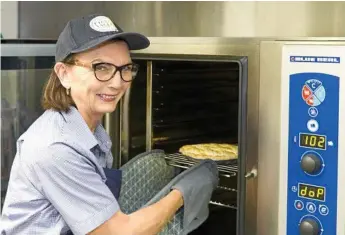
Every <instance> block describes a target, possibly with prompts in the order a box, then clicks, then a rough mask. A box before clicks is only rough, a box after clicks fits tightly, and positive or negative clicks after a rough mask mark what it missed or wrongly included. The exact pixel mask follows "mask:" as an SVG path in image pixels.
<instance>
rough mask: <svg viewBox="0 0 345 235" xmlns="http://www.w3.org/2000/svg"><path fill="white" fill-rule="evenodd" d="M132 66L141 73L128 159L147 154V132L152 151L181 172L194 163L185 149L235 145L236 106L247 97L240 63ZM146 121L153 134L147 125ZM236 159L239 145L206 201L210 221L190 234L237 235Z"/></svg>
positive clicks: (182, 62) (143, 63)
mask: <svg viewBox="0 0 345 235" xmlns="http://www.w3.org/2000/svg"><path fill="white" fill-rule="evenodd" d="M147 61H150V63H147ZM135 62H136V63H138V64H139V65H140V73H139V74H138V76H137V78H136V80H135V82H133V83H132V85H131V98H130V103H129V105H130V107H131V108H130V115H129V119H130V127H131V128H130V136H129V139H130V149H129V156H130V158H131V157H134V156H135V155H137V154H139V153H141V152H144V151H145V150H146V144H147V139H146V138H147V135H145V133H146V131H150V135H149V136H151V140H150V141H149V143H151V148H152V149H163V150H164V151H165V152H166V153H167V158H166V160H167V162H168V164H170V165H173V166H175V167H177V168H179V169H181V170H183V169H185V168H187V167H189V166H190V165H192V164H193V161H192V160H190V159H188V158H186V157H184V156H182V155H181V154H179V148H180V147H182V146H183V145H186V144H198V143H229V144H239V136H240V135H239V134H240V132H241V131H243V130H242V129H241V127H242V126H243V125H241V124H240V123H239V122H240V120H241V117H240V116H241V114H242V113H241V109H240V106H239V105H241V102H245V98H243V97H244V96H245V95H246V94H245V93H244V92H241V90H242V89H241V85H242V84H243V82H241V80H242V79H243V78H242V77H243V73H242V71H243V70H242V65H241V63H239V60H236V59H233V58H227V59H224V58H223V59H220V58H218V59H217V60H216V59H213V60H212V59H205V58H202V59H195V58H194V59H183V58H180V59H169V58H168V59H166V58H165V59H161V58H160V59H155V58H147V59H136V60H135ZM148 64H149V66H148ZM150 66H151V67H150ZM148 71H150V72H151V74H149V73H150V72H149V73H147V72H148ZM147 79H151V82H149V83H148V82H147ZM150 96H151V97H150ZM147 97H150V98H149V99H147ZM147 102H151V104H149V105H148V104H147ZM147 107H149V108H150V110H147V109H148V108H147ZM147 112H151V114H150V115H147ZM149 117H152V118H151V130H147V128H148V127H147V126H146V124H145V123H146V121H147V118H149ZM240 158H241V151H240V146H239V158H238V160H234V161H230V162H227V163H222V164H218V169H219V171H220V183H219V187H218V188H217V190H215V192H214V194H213V196H212V199H211V202H210V215H209V218H208V219H207V221H206V222H205V223H204V224H203V225H201V226H200V227H199V228H198V229H196V230H195V231H193V232H192V233H191V234H195V235H196V234H227V235H229V234H237V233H236V232H237V231H236V230H237V224H238V221H237V220H238V219H239V218H238V208H239V206H238V203H239V200H238V199H239V198H238V197H239V196H238V195H240V194H239V193H238V182H239V181H238V177H237V176H238V171H239V169H240V167H239V161H240Z"/></svg>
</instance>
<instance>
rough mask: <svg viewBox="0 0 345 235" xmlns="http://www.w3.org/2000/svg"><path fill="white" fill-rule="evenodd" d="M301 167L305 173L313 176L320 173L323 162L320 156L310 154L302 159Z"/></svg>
mask: <svg viewBox="0 0 345 235" xmlns="http://www.w3.org/2000/svg"><path fill="white" fill-rule="evenodd" d="M301 167H302V169H303V170H304V171H305V172H307V173H309V174H312V175H313V174H317V173H319V172H320V170H321V167H322V162H321V159H320V157H319V156H317V155H315V154H312V153H308V154H306V155H304V156H303V157H302V160H301Z"/></svg>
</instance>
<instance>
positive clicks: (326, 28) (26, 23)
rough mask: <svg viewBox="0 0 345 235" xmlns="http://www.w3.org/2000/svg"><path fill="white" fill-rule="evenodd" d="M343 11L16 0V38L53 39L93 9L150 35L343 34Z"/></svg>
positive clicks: (286, 5)
mask: <svg viewBox="0 0 345 235" xmlns="http://www.w3.org/2000/svg"><path fill="white" fill-rule="evenodd" d="M344 11H345V2H331V1H327V2H326V1H325V2H309V1H308V2H110V1H104V2H26V1H25V2H24V1H23V2H19V3H18V12H19V18H20V21H19V37H20V38H37V37H38V38H53V39H55V38H57V36H58V34H59V32H60V31H61V30H62V28H63V27H64V25H65V23H66V22H67V21H68V20H69V19H71V18H74V17H77V16H81V15H85V14H89V13H94V12H100V13H104V14H107V15H109V16H111V18H113V19H114V21H115V22H117V23H118V24H119V25H120V26H121V27H122V28H124V29H125V30H133V31H139V32H142V33H144V34H146V35H148V36H150V37H160V36H167V37H168V36H169V37H171V36H180V37H189V36H200V37H209V36H214V37H319V36H323V37H331V36H345V27H343V24H342V23H343V22H345V14H343V12H344ZM33 16H35V17H33Z"/></svg>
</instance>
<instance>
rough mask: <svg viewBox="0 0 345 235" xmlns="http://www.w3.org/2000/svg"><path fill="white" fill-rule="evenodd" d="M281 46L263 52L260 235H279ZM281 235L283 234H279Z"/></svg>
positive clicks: (264, 47)
mask: <svg viewBox="0 0 345 235" xmlns="http://www.w3.org/2000/svg"><path fill="white" fill-rule="evenodd" d="M280 49H281V44H280V43H279V42H262V44H261V48H260V100H259V101H260V102H259V161H258V190H257V198H258V199H257V200H258V201H257V203H258V204H257V232H256V235H278V234H279V233H278V224H279V218H278V210H279V170H280V168H279V163H280V161H279V159H280V157H279V156H280V138H279V137H280V120H281V119H280V118H281V117H280V109H281V108H282V107H281V100H280V97H281V95H280V92H281V79H280V78H281V61H282V59H281V53H282V52H281V50H280ZM279 235H280V234H279Z"/></svg>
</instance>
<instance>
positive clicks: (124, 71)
mask: <svg viewBox="0 0 345 235" xmlns="http://www.w3.org/2000/svg"><path fill="white" fill-rule="evenodd" d="M66 64H70V65H76V66H81V67H85V68H89V69H92V70H93V72H94V74H95V77H96V78H97V80H98V81H100V82H107V81H109V80H110V79H112V78H113V77H114V76H115V74H116V72H117V71H120V77H121V79H122V80H123V81H124V82H131V81H133V80H134V78H135V77H136V76H137V73H138V70H139V65H138V64H135V63H129V64H125V65H122V66H116V65H114V64H111V63H106V62H100V63H95V64H91V65H87V64H85V63H82V62H80V61H70V62H66Z"/></svg>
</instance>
